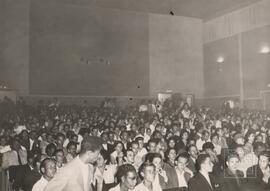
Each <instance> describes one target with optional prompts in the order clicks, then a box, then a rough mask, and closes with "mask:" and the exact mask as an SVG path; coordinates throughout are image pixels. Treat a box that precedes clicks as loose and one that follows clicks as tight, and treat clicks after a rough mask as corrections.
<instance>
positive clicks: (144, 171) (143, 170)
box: [134, 162, 162, 191]
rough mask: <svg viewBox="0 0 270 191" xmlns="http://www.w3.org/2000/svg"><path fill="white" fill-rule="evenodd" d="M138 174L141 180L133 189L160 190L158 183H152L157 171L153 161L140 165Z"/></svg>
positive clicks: (142, 190)
mask: <svg viewBox="0 0 270 191" xmlns="http://www.w3.org/2000/svg"><path fill="white" fill-rule="evenodd" d="M139 174H140V176H141V178H142V182H141V183H140V184H138V185H137V186H136V187H135V189H134V191H162V189H161V186H160V185H159V184H154V180H155V176H156V174H157V173H156V167H155V165H154V164H153V163H149V162H145V163H143V164H142V165H141V167H140V170H139Z"/></svg>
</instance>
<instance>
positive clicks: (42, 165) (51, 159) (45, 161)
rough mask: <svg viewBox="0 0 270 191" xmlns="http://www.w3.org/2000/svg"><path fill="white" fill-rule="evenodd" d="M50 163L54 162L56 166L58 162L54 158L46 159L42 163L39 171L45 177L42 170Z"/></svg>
mask: <svg viewBox="0 0 270 191" xmlns="http://www.w3.org/2000/svg"><path fill="white" fill-rule="evenodd" d="M50 161H52V162H54V163H55V164H56V160H55V159H53V158H45V159H44V160H42V161H41V163H40V167H39V169H40V173H41V174H42V175H43V174H44V173H43V172H42V170H41V169H42V168H45V167H46V164H47V163H48V162H50Z"/></svg>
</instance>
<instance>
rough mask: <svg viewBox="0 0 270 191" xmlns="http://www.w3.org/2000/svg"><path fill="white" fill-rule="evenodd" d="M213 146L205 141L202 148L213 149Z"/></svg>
mask: <svg viewBox="0 0 270 191" xmlns="http://www.w3.org/2000/svg"><path fill="white" fill-rule="evenodd" d="M214 148H215V146H214V145H213V143H211V142H206V143H204V144H203V146H202V150H203V151H205V150H206V149H214Z"/></svg>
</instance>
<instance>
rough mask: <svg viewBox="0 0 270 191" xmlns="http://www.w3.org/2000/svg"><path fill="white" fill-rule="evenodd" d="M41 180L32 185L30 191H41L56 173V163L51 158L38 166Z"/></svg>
mask: <svg viewBox="0 0 270 191" xmlns="http://www.w3.org/2000/svg"><path fill="white" fill-rule="evenodd" d="M40 172H41V174H42V176H41V178H40V179H39V180H38V181H37V182H36V183H35V184H34V186H33V188H32V191H43V190H44V188H45V187H46V186H47V184H48V183H49V181H50V180H51V179H52V178H53V177H54V175H55V173H56V161H55V160H54V159H51V158H46V159H44V160H43V161H42V162H41V164H40Z"/></svg>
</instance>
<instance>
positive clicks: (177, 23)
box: [149, 14, 203, 97]
mask: <svg viewBox="0 0 270 191" xmlns="http://www.w3.org/2000/svg"><path fill="white" fill-rule="evenodd" d="M149 34H150V35H149V38H150V40H149V49H150V50H149V54H150V55H149V58H150V62H149V64H150V95H156V94H157V93H158V92H164V91H166V90H171V91H173V92H180V93H184V94H185V93H191V94H195V95H196V96H199V97H201V96H202V95H203V72H202V71H203V50H202V21H201V20H200V19H194V18H188V17H180V16H171V15H157V14H150V16H149Z"/></svg>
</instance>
